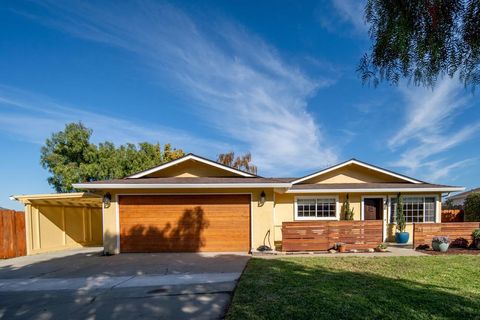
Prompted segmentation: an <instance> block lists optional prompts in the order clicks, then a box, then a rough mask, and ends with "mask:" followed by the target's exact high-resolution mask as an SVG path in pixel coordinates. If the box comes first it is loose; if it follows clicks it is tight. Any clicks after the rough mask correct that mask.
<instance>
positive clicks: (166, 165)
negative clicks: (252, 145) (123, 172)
mask: <svg viewBox="0 0 480 320" xmlns="http://www.w3.org/2000/svg"><path fill="white" fill-rule="evenodd" d="M189 160H195V161H199V162H202V163H205V164H208V165H211V166H214V167H217V168H219V169H222V170H225V171H229V172H232V173H235V174H238V175H239V176H243V177H256V175H254V174H252V173H250V172H246V171H242V170H239V169H236V168H232V167H229V166H226V165H224V164H221V163H218V162H216V161H212V160H209V159H206V158H203V157H200V156H197V155H194V154H192V153H189V154H187V155H185V156H183V157H181V158H178V159H176V160H173V161H170V162H167V163H164V164H161V165H159V166H156V167H153V168H150V169H147V170H144V171H141V172H139V173H135V174H133V175H131V176H129V177H127V179H136V178H142V177H144V176H146V175H149V174H152V173H154V172H158V171H161V170H163V169H166V168H169V167H171V166H175V165H177V164H180V163H182V162H185V161H189Z"/></svg>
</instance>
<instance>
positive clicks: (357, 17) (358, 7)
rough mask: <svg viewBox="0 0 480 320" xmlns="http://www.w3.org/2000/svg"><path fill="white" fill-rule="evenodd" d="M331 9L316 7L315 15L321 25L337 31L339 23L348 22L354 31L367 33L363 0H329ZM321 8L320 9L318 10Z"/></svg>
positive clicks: (364, 2)
mask: <svg viewBox="0 0 480 320" xmlns="http://www.w3.org/2000/svg"><path fill="white" fill-rule="evenodd" d="M329 3H330V5H331V8H332V9H333V10H331V11H326V10H324V7H322V8H321V9H320V7H319V9H318V12H317V15H318V18H319V20H320V23H321V24H322V26H323V27H324V28H325V29H327V30H328V31H330V32H338V28H339V26H341V25H345V24H348V25H349V26H351V27H353V29H352V30H353V31H354V32H355V33H363V34H365V35H367V31H368V26H367V25H366V24H365V20H364V12H365V4H366V1H364V0H333V1H330V2H329ZM320 10H322V11H320Z"/></svg>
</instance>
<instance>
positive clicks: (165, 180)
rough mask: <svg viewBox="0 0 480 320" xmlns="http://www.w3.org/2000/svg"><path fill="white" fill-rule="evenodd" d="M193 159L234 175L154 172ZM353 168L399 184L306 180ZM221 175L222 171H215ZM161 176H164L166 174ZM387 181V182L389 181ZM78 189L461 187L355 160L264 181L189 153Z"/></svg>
mask: <svg viewBox="0 0 480 320" xmlns="http://www.w3.org/2000/svg"><path fill="white" fill-rule="evenodd" d="M190 160H194V161H193V162H192V165H195V163H196V162H197V161H198V162H199V163H201V164H202V165H208V166H212V167H215V168H221V169H222V170H225V171H228V172H230V173H231V172H233V173H235V174H236V176H231V177H223V176H221V177H220V176H218V177H217V176H215V177H211V176H188V177H187V176H169V177H161V175H160V176H157V174H154V175H151V174H152V173H154V172H158V171H160V170H163V169H166V168H169V167H172V166H174V165H176V164H179V163H182V162H185V161H190ZM352 164H354V165H357V166H360V167H363V168H367V169H368V170H373V171H375V172H379V173H381V175H382V176H384V177H393V178H394V179H393V180H395V181H400V182H367V181H366V182H362V183H357V182H350V183H329V182H323V183H315V184H314V183H309V181H308V180H309V179H311V178H313V177H316V176H319V175H321V174H324V173H327V172H330V171H333V170H337V169H339V168H342V167H345V166H348V165H352ZM188 165H190V164H188ZM219 172H220V174H222V172H223V171H219ZM165 173H168V171H166V172H165ZM387 180H390V179H389V178H388V179H387ZM73 186H74V187H75V188H80V189H87V190H88V189H90V190H98V189H161V188H165V189H167V188H172V189H173V188H184V189H186V188H263V187H265V188H283V189H284V190H286V192H290V193H293V192H296V193H327V192H363V191H364V192H409V191H412V192H415V191H418V190H421V191H425V192H453V191H461V190H463V188H461V187H452V186H445V185H438V184H429V183H426V182H423V181H420V180H416V179H413V178H410V177H407V176H404V175H401V174H398V173H395V172H392V171H389V170H385V169H382V168H379V167H376V166H373V165H370V164H368V163H365V162H361V161H359V160H356V159H351V160H348V161H345V162H343V163H340V164H338V165H336V166H333V167H330V168H327V169H324V170H321V171H318V172H316V173H313V174H311V175H308V176H305V177H303V178H264V177H260V176H256V175H253V174H250V173H247V172H244V171H241V170H237V169H235V168H230V167H228V166H225V165H222V164H219V163H217V162H215V161H211V160H208V159H205V158H202V157H199V156H196V155H193V154H188V155H186V156H185V157H182V158H180V159H177V160H173V161H171V162H168V163H165V164H163V165H161V166H158V167H155V168H152V169H149V170H145V171H142V172H140V173H137V174H134V175H131V176H129V177H127V178H124V179H114V180H105V181H93V182H86V183H76V184H74V185H73Z"/></svg>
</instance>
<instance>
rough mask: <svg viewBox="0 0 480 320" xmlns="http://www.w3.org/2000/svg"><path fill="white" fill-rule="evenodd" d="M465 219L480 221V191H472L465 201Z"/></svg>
mask: <svg viewBox="0 0 480 320" xmlns="http://www.w3.org/2000/svg"><path fill="white" fill-rule="evenodd" d="M463 211H464V213H465V221H480V192H475V193H471V194H469V195H468V196H467V198H466V199H465V202H464V203H463Z"/></svg>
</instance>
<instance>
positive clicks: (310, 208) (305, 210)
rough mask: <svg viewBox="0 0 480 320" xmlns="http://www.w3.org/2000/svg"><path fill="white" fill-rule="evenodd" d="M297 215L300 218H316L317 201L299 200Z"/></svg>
mask: <svg viewBox="0 0 480 320" xmlns="http://www.w3.org/2000/svg"><path fill="white" fill-rule="evenodd" d="M297 214H298V216H299V217H315V199H298V200H297Z"/></svg>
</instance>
